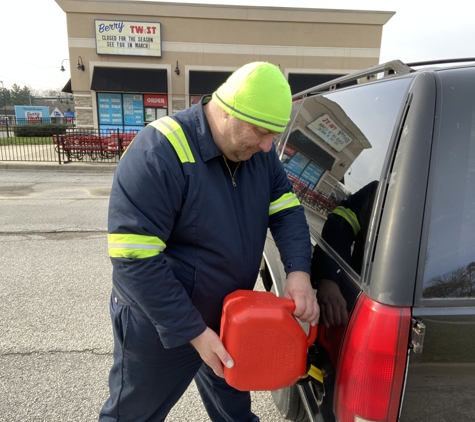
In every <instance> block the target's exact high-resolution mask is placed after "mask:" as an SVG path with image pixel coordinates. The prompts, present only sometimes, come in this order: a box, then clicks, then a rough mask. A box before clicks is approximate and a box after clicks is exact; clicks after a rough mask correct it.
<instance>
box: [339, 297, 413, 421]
mask: <svg viewBox="0 0 475 422" xmlns="http://www.w3.org/2000/svg"><path fill="white" fill-rule="evenodd" d="M410 326H411V311H410V308H403V307H400V308H398V307H393V306H387V305H383V304H381V303H378V302H375V301H374V300H373V299H371V298H370V297H369V296H367V295H366V294H364V293H362V294H361V295H360V297H359V299H358V302H357V304H356V306H355V308H354V311H353V313H352V316H351V320H350V322H349V323H348V327H347V331H346V333H347V334H346V336H345V339H344V342H343V347H342V351H341V356H340V361H339V365H338V375H337V380H336V386H335V403H334V405H335V407H334V409H335V415H336V417H337V419H338V421H339V422H365V421H371V422H375V421H377V422H380V421H385V422H390V421H396V420H397V416H398V411H399V402H400V399H401V391H402V386H403V381H404V374H405V368H406V359H407V351H408V341H409V331H410Z"/></svg>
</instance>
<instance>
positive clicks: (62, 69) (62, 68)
mask: <svg viewBox="0 0 475 422" xmlns="http://www.w3.org/2000/svg"><path fill="white" fill-rule="evenodd" d="M66 60H67V61H68V62H69V59H64V60H63V61H62V62H61V67H60V69H59V70H61V72H64V71H65V70H66V69H65V68H64V66H63V63H64V62H65V61H66Z"/></svg>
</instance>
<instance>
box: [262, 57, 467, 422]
mask: <svg viewBox="0 0 475 422" xmlns="http://www.w3.org/2000/svg"><path fill="white" fill-rule="evenodd" d="M470 61H471V62H472V64H469V62H470ZM447 62H448V61H447ZM447 62H445V63H443V62H438V63H437V62H432V63H429V62H427V63H416V64H411V65H408V64H404V63H402V62H400V61H393V62H389V63H386V64H382V65H378V66H375V67H372V68H369V69H366V70H363V71H360V72H357V73H354V74H351V75H348V76H344V77H341V78H338V79H336V80H333V81H331V82H328V83H325V84H322V85H319V86H316V87H314V88H311V89H309V90H306V91H304V92H301V93H299V94H296V95H295V96H294V99H295V101H294V104H293V111H292V116H291V121H290V123H289V125H288V127H287V129H286V130H285V132H284V133H283V134H282V136H280V138H279V139H277V140H276V143H277V149H278V151H279V154H280V156H281V160H282V162H283V163H284V166H285V168H286V170H287V173H288V177H289V178H290V179H291V180H292V181H293V183H294V189H295V192H296V194H297V196H298V197H299V199H300V201H301V203H302V204H303V205H304V207H305V210H306V216H307V220H308V223H309V226H310V229H311V235H312V241H313V244H314V246H315V251H316V252H315V253H316V254H317V253H318V254H319V257H316V263H315V268H314V270H315V271H314V274H313V276H312V277H313V281H314V282H315V283H316V284H315V286H316V287H317V286H318V283H319V280H320V277H333V278H335V280H333V281H335V283H336V284H337V286H338V288H339V291H340V293H341V295H342V297H343V298H344V300H345V302H346V309H347V312H348V318H347V320H346V321H345V322H344V323H341V324H339V325H337V324H333V325H329V326H328V327H326V326H325V325H324V324H323V323H322V324H320V326H319V332H318V339H317V342H316V345H315V348H316V354H317V357H318V362H319V364H318V366H319V369H320V370H321V371H322V374H323V388H322V389H319V388H316V384H314V383H312V382H309V383H305V382H302V383H299V384H297V385H294V386H292V387H290V388H286V389H283V390H279V391H274V392H273V393H272V394H273V397H274V401H275V403H276V405H277V407H278V408H279V410H280V412H281V414H282V415H283V416H284V417H285V418H286V419H289V420H293V421H319V422H321V421H324V422H329V421H339V422H366V421H372V422H374V421H378V422H380V421H398V420H400V421H404V422H406V421H417V422H424V421H427V422H429V421H430V422H435V421H475V401H474V400H473V398H474V397H475V65H474V63H473V62H475V59H461V60H453V61H452V63H451V64H449V63H447ZM368 185H371V186H372V187H373V193H372V197H371V199H370V201H369V202H368V203H369V204H370V205H369V209H368V210H367V213H366V214H367V217H361V218H363V220H366V221H361V218H360V221H358V223H359V227H358V224H356V225H353V226H351V227H352V229H354V234H355V238H356V237H357V236H359V238H360V239H359V240H360V242H361V243H360V251H361V253H360V257H359V258H358V259H356V258H355V257H354V256H352V255H351V253H352V252H353V254H356V252H357V249H358V245H356V244H354V245H353V246H352V248H353V250H352V249H348V250H349V253H348V256H344V255H345V254H346V252H345V253H343V252H342V251H341V250H340V249H339V246H338V245H337V246H335V242H336V243H338V241H340V240H341V239H342V237H341V236H343V235H341V236H340V235H339V234H336V233H337V232H335V231H334V230H333V231H331V235H330V236H329V235H328V234H327V235H325V233H324V232H325V231H324V232H323V233H322V230H323V228H324V227H326V225H327V224H329V222H330V221H331V219H332V218H333V219H335V218H336V217H335V216H338V215H339V216H340V217H341V216H342V213H344V212H345V211H348V209H349V208H348V207H347V203H348V201H346V202H343V203H342V200H345V198H351V197H352V195H354V194H356V193H357V192H360V190H361V189H362V188H364V187H365V186H368ZM360 195H361V192H360ZM340 204H343V206H342V205H340ZM350 211H351V210H350ZM351 212H353V214H355V215H353V217H355V216H356V214H357V212H356V213H355V212H354V211H351ZM351 212H350V217H348V216H346V217H342V218H343V219H346V220H349V219H350V218H351ZM332 215H333V217H331V218H329V216H332ZM341 221H344V220H341ZM356 261H359V262H356ZM322 268H331V271H330V273H331V274H333V275H330V276H328V275H325V276H324V275H321V274H320V271H321V270H322ZM261 274H262V276H263V280H264V284H265V286H266V287H267V288H268V289H273V290H274V291H275V292H276V294H278V295H281V294H282V292H283V289H284V284H285V276H284V273H283V269H282V264H281V262H280V260H279V256H278V253H277V252H276V248H275V244H274V243H273V240H272V236H271V235H270V234H269V236H268V240H267V243H266V247H265V251H264V260H263V267H262V273H261ZM322 279H323V278H322ZM336 279H338V280H336ZM322 391H324V393H322Z"/></svg>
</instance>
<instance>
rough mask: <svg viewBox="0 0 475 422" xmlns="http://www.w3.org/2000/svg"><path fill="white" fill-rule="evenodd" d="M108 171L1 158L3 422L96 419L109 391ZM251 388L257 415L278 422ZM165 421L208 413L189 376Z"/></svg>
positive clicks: (262, 395)
mask: <svg viewBox="0 0 475 422" xmlns="http://www.w3.org/2000/svg"><path fill="white" fill-rule="evenodd" d="M68 166H69V167H68ZM113 170H114V165H102V166H101V165H100V164H91V165H73V164H68V165H62V166H59V165H57V164H49V165H42V164H37V165H33V164H26V163H25V164H17V165H14V164H11V163H8V164H5V163H0V238H1V254H0V268H1V271H0V421H8V422H26V421H55V422H57V421H78V422H79V421H81V422H89V421H95V420H97V415H98V413H99V410H100V408H101V406H102V404H103V402H104V401H105V400H106V398H107V396H108V387H107V377H108V371H109V368H110V366H111V363H112V333H111V328H110V321H109V310H108V302H109V295H110V288H111V266H110V262H109V258H108V255H107V245H106V227H107V206H108V198H109V189H110V185H111V182H112V176H113ZM252 395H253V411H254V412H255V413H257V414H258V415H259V416H260V418H261V421H262V422H277V421H283V419H282V418H281V416H280V415H279V413H278V412H277V410H276V408H275V406H274V404H273V401H272V397H271V394H270V393H269V392H259V393H252ZM167 421H172V422H173V421H176V422H178V421H193V422H194V421H196V422H200V421H203V422H204V421H209V418H208V417H207V415H206V412H205V411H204V408H203V405H202V404H201V400H200V398H199V396H198V394H197V391H196V388H195V386H194V384H192V385H191V386H190V388H189V389H188V391H187V392H186V394H185V396H183V398H182V399H181V400H180V402H179V403H177V405H176V406H175V408H174V409H173V410H172V412H171V413H170V415H169V417H168V418H167Z"/></svg>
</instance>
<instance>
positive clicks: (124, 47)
mask: <svg viewBox="0 0 475 422" xmlns="http://www.w3.org/2000/svg"><path fill="white" fill-rule="evenodd" d="M94 24H95V30H96V52H97V54H113V55H122V56H149V57H162V37H161V24H160V22H128V21H120V20H118V21H109V20H100V19H96V20H95V21H94Z"/></svg>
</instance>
